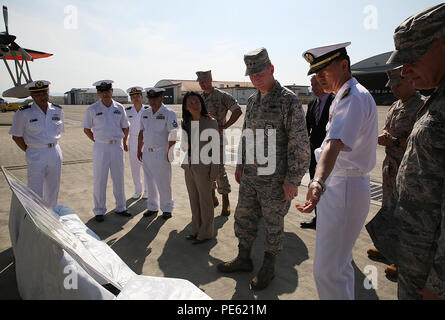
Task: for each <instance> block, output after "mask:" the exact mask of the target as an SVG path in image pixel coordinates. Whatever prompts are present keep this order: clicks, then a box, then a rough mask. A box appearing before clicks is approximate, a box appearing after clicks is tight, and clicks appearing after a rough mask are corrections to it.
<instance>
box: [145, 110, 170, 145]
mask: <svg viewBox="0 0 445 320" xmlns="http://www.w3.org/2000/svg"><path fill="white" fill-rule="evenodd" d="M141 130H143V131H144V148H153V149H160V148H163V147H165V148H167V146H168V141H175V140H176V134H177V131H178V120H177V118H176V113H175V112H174V111H173V110H171V109H169V108H167V107H166V106H165V105H164V104H162V105H161V107H160V108H159V110H158V111H157V112H156V113H155V114H153V111H152V108H148V109H145V110H144V111H143V113H142V118H141Z"/></svg>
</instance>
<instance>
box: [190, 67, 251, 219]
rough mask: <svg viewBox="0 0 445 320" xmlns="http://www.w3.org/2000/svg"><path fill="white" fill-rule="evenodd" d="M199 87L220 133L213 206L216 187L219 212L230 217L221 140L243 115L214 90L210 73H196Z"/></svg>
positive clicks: (232, 100)
mask: <svg viewBox="0 0 445 320" xmlns="http://www.w3.org/2000/svg"><path fill="white" fill-rule="evenodd" d="M196 75H197V76H198V79H197V80H196V81H198V82H199V85H200V87H201V89H202V90H203V92H202V98H203V99H204V103H205V105H206V108H207V111H208V112H209V113H210V114H211V115H212V117H213V118H215V119H216V121H218V127H219V133H220V154H221V163H220V165H219V173H218V177H217V178H216V181H215V182H214V183H213V191H212V194H213V204H214V206H215V207H216V206H218V204H219V202H218V198H217V197H216V195H215V189H216V186H218V193H219V194H222V199H223V208H222V211H221V215H222V216H229V215H230V202H229V193H230V191H231V190H230V183H229V179H228V178H227V173H226V169H225V167H224V163H225V141H224V138H223V130H224V129H227V128H229V127H230V126H231V125H232V124H234V123H235V122H236V121H237V120H238V118H239V117H240V116H241V115H242V114H243V112H242V111H241V107H240V106H239V104H238V102H237V101H236V100H235V98H233V97H232V96H231V95H230V94H228V93H227V92H224V91H221V90H219V89H216V88H214V87H213V86H212V81H213V79H212V71H210V70H209V71H198V72H196ZM229 110H230V111H231V116H230V119H229V120H228V121H227V112H228V111H229Z"/></svg>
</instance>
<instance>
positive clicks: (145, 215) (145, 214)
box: [144, 210, 158, 217]
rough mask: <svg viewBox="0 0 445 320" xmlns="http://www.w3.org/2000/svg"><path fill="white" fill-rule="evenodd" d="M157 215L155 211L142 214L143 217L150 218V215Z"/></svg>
mask: <svg viewBox="0 0 445 320" xmlns="http://www.w3.org/2000/svg"><path fill="white" fill-rule="evenodd" d="M157 213H158V211H157V210H156V211H152V210H147V211H145V212H144V217H151V216H152V215H154V214H157Z"/></svg>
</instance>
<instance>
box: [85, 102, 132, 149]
mask: <svg viewBox="0 0 445 320" xmlns="http://www.w3.org/2000/svg"><path fill="white" fill-rule="evenodd" d="M82 126H83V127H84V128H86V129H92V130H93V133H94V140H95V141H97V142H104V143H107V142H109V141H111V140H121V139H122V138H123V137H124V136H125V135H124V132H123V131H122V129H124V128H128V127H129V126H130V123H129V122H128V118H127V114H126V112H125V109H124V107H123V106H122V105H121V104H120V103H118V102H116V101H114V100H113V102H112V104H111V106H110V107H106V106H104V104H103V103H102V100H99V101H97V102H96V103H93V104H92V105H90V106H89V107H88V109H87V110H86V112H85V115H84V117H83V122H82Z"/></svg>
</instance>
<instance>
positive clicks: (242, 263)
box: [218, 248, 253, 273]
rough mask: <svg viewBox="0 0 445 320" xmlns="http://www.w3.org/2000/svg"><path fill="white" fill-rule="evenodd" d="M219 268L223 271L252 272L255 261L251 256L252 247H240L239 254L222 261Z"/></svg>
mask: <svg viewBox="0 0 445 320" xmlns="http://www.w3.org/2000/svg"><path fill="white" fill-rule="evenodd" d="M218 270H219V271H220V272H222V273H233V272H252V271H253V262H252V259H251V258H250V248H249V249H247V248H239V253H238V256H237V257H236V258H235V259H233V260H231V261H228V262H223V263H220V264H219V265H218Z"/></svg>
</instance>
